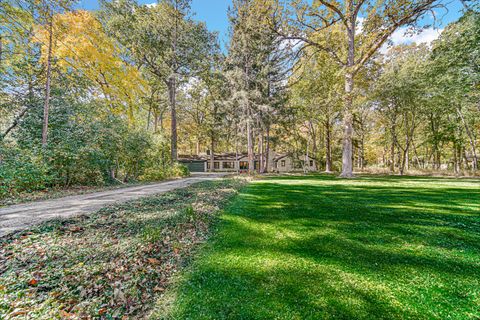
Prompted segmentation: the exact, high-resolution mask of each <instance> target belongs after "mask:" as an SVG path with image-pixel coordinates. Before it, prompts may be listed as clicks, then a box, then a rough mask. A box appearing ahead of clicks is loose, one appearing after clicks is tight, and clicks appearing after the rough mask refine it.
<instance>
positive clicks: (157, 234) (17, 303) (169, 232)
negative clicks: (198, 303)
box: [0, 180, 245, 319]
mask: <svg viewBox="0 0 480 320" xmlns="http://www.w3.org/2000/svg"><path fill="white" fill-rule="evenodd" d="M244 183H245V182H244V181H243V180H225V181H216V182H205V183H200V184H197V185H193V186H191V187H188V188H186V189H180V190H177V191H174V192H170V193H167V194H163V195H159V196H153V197H148V198H145V199H142V200H138V201H134V202H130V203H126V204H123V205H118V206H113V207H110V208H106V209H104V210H101V211H100V212H99V213H97V214H94V215H90V216H87V217H78V218H75V219H72V220H69V221H63V222H61V221H56V222H51V223H47V224H44V225H42V226H40V227H39V228H37V229H34V230H32V231H31V232H29V233H23V234H22V235H17V236H12V237H11V238H9V239H4V241H3V242H2V243H1V244H0V296H3V299H4V301H3V305H9V306H10V307H8V308H7V309H2V308H0V318H5V317H7V316H8V317H10V318H12V317H18V316H23V317H25V316H26V317H27V318H28V316H29V315H33V314H35V316H36V318H39V319H52V318H64V319H91V318H99V317H100V318H105V319H107V318H115V319H136V318H138V317H141V316H142V315H145V314H146V313H147V312H148V311H149V309H150V308H151V305H152V304H153V302H154V301H155V300H156V299H158V298H159V297H161V296H162V295H163V294H164V292H165V290H166V289H168V284H169V282H170V279H171V277H172V276H173V275H174V274H175V273H176V272H178V271H179V270H181V268H182V267H183V266H184V265H185V262H186V261H188V260H189V259H188V258H189V257H191V256H192V255H193V253H194V252H195V250H196V249H197V247H198V245H199V244H200V243H203V242H205V240H206V239H207V237H208V235H209V228H210V226H211V224H212V222H213V221H214V220H215V218H216V216H217V215H218V212H219V211H220V210H221V208H222V207H223V206H224V205H225V204H226V203H227V200H228V199H229V198H230V197H231V196H232V195H234V194H235V192H236V190H238V189H239V188H240V187H241V186H242V185H244ZM15 314H17V315H15Z"/></svg>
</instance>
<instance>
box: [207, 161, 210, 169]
mask: <svg viewBox="0 0 480 320" xmlns="http://www.w3.org/2000/svg"><path fill="white" fill-rule="evenodd" d="M207 169H208V170H210V162H207Z"/></svg>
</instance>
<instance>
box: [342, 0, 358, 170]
mask: <svg viewBox="0 0 480 320" xmlns="http://www.w3.org/2000/svg"><path fill="white" fill-rule="evenodd" d="M353 2H354V1H347V5H348V7H349V8H348V9H347V11H348V12H349V13H350V17H349V18H348V21H347V23H346V24H347V35H348V53H347V65H346V69H345V106H344V110H343V154H342V174H341V175H340V176H341V177H342V178H352V177H353V144H352V137H353V88H354V77H355V74H354V71H353V68H354V66H355V27H356V25H355V24H356V23H355V22H356V19H357V17H356V15H355V14H354V10H353V7H354V3H353Z"/></svg>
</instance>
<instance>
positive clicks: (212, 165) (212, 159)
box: [210, 136, 215, 172]
mask: <svg viewBox="0 0 480 320" xmlns="http://www.w3.org/2000/svg"><path fill="white" fill-rule="evenodd" d="M214 151H215V139H214V138H213V136H211V137H210V172H213V171H215V152H214Z"/></svg>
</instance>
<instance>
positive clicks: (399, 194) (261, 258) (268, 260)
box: [173, 175, 480, 319]
mask: <svg viewBox="0 0 480 320" xmlns="http://www.w3.org/2000/svg"><path fill="white" fill-rule="evenodd" d="M391 180H392V179H391V178H390V177H388V178H387V177H381V178H378V177H368V178H363V177H362V178H359V179H357V180H355V181H353V182H352V180H339V179H337V178H335V177H332V176H329V175H325V176H323V175H322V176H300V177H295V178H292V177H274V178H271V179H267V180H263V181H260V182H258V183H254V184H252V185H251V186H249V187H248V189H247V190H245V192H243V193H242V194H241V195H240V196H238V197H237V200H236V201H235V202H234V203H233V205H232V206H231V207H230V208H229V210H228V212H227V214H226V215H225V216H224V218H223V223H222V227H221V228H220V232H219V234H218V235H217V236H216V237H215V241H214V242H213V243H212V244H211V246H210V247H209V249H207V250H206V252H205V253H204V254H203V255H202V256H201V257H200V258H199V259H198V261H197V262H196V263H195V264H194V266H193V269H192V270H191V271H190V273H188V274H187V276H186V278H185V280H184V281H183V282H182V284H181V286H180V289H179V290H180V291H179V292H180V294H179V299H180V300H179V301H178V303H177V309H176V310H175V312H174V315H173V317H174V318H205V319H234V318H235V319H324V318H325V319H328V318H335V319H354V318H355V319H392V318H397V319H406V318H415V319H431V318H444V317H446V316H453V317H457V318H462V317H466V316H467V315H468V314H475V313H478V310H479V308H480V306H479V304H478V300H475V299H476V298H475V297H476V295H477V294H478V290H477V289H478V287H479V286H480V280H479V279H480V189H479V188H476V189H475V188H471V186H470V185H467V186H465V187H462V186H461V185H459V184H457V183H456V180H452V179H443V178H433V179H432V178H430V177H428V178H427V177H426V178H423V177H422V178H421V179H418V178H408V177H394V179H393V180H394V181H395V182H394V183H392V184H390V182H391ZM419 181H421V182H422V183H417V182H419ZM357 182H360V183H357ZM386 182H389V183H388V184H387V183H386ZM412 182H415V183H414V184H413V185H412ZM469 182H471V180H469ZM476 288H477V289H476Z"/></svg>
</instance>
